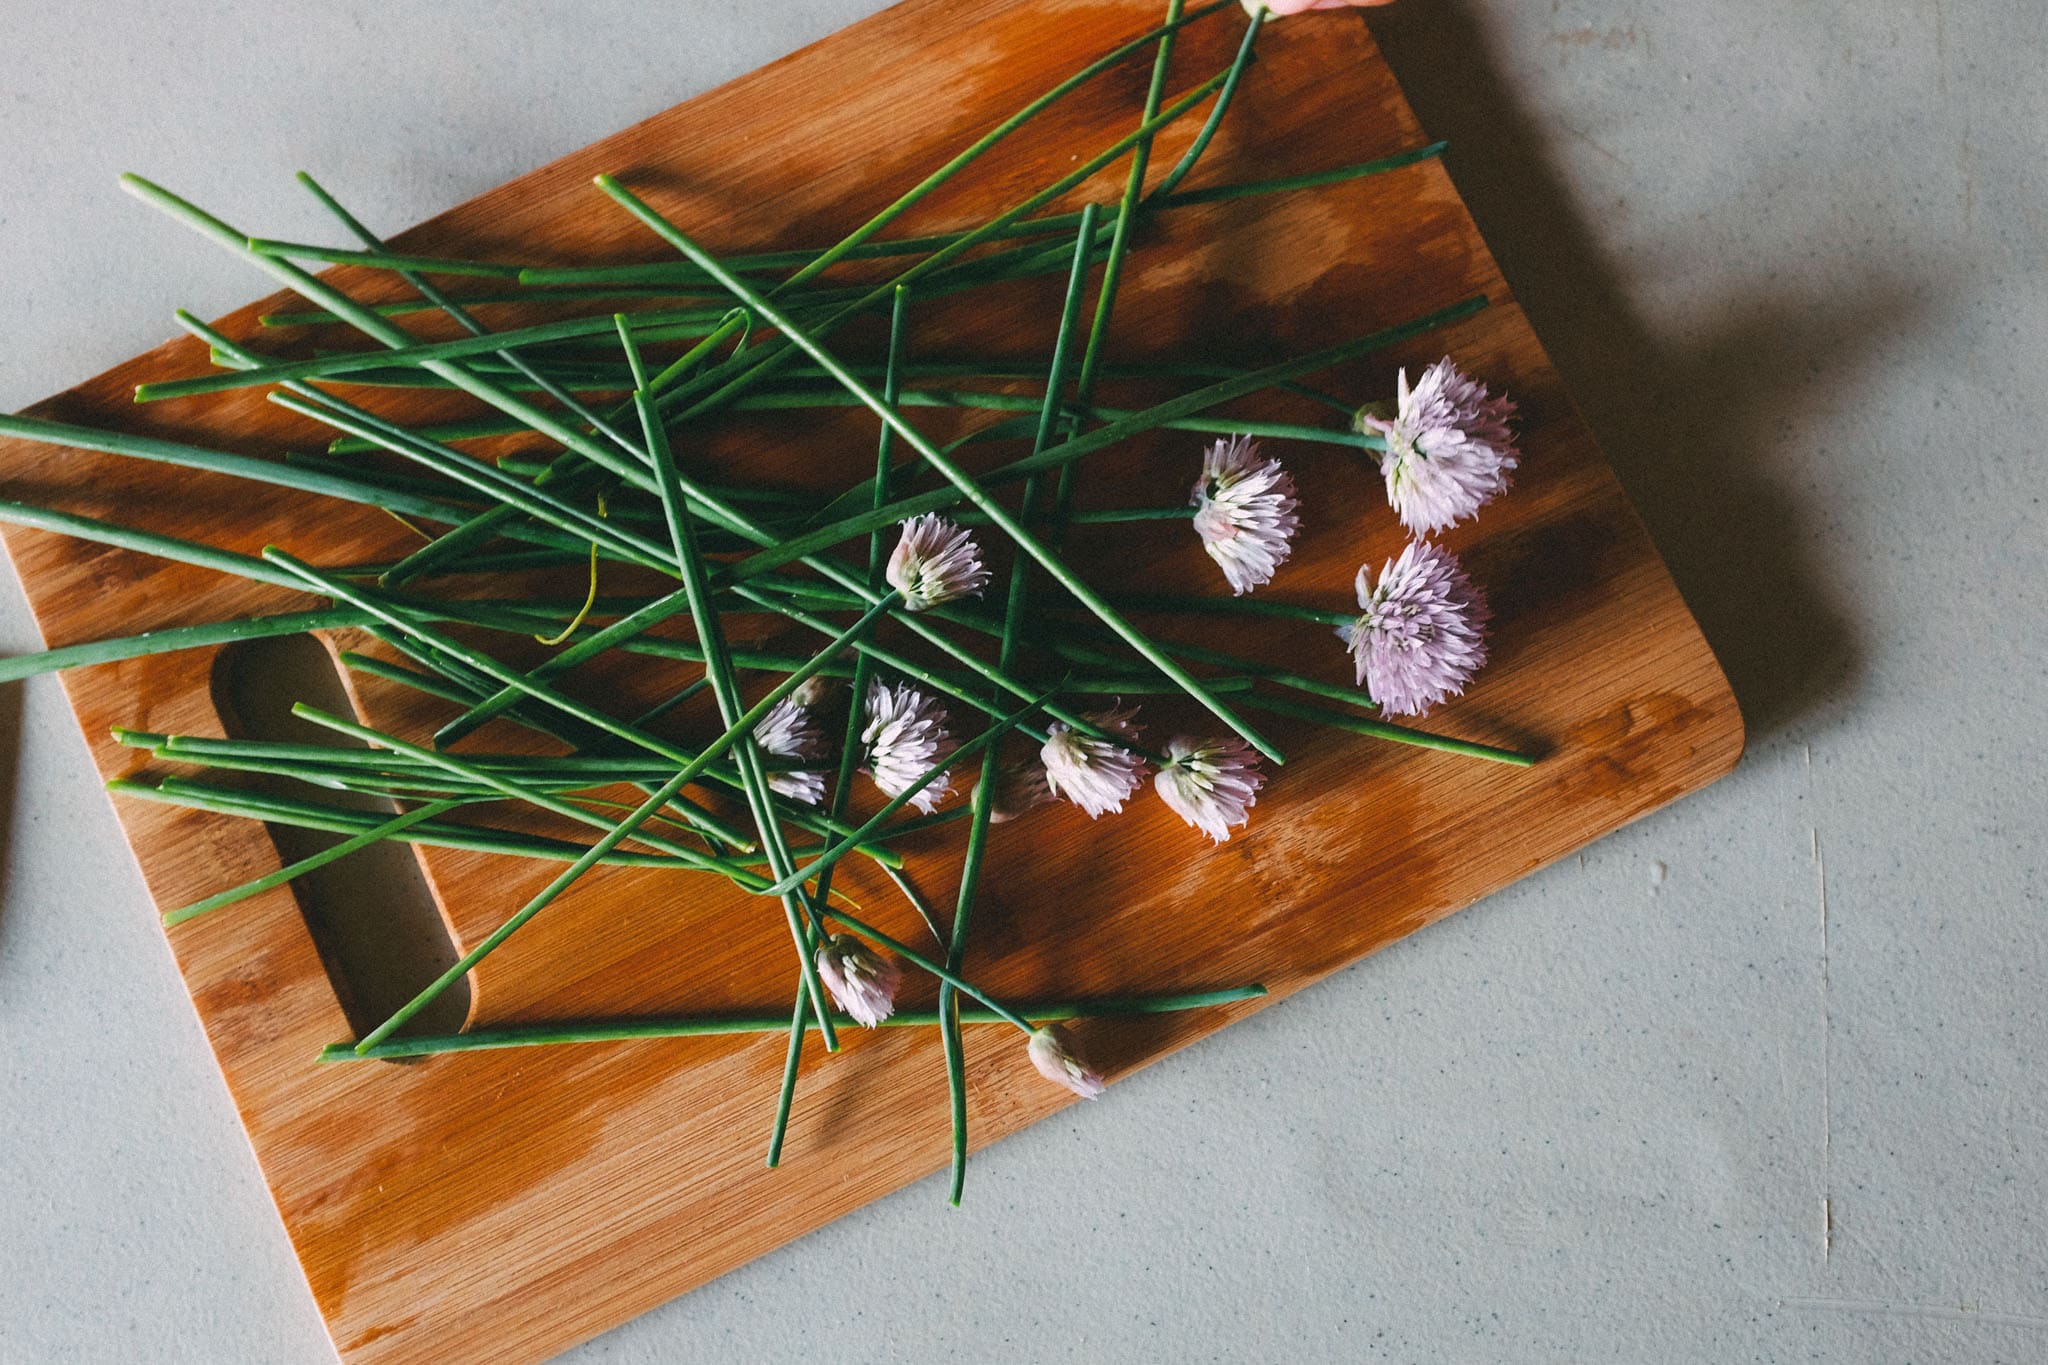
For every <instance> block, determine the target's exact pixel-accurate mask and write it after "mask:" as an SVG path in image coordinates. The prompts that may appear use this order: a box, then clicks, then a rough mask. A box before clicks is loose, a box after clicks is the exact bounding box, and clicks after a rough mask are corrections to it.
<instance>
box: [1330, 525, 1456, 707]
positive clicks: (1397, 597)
mask: <svg viewBox="0 0 2048 1365" xmlns="http://www.w3.org/2000/svg"><path fill="white" fill-rule="evenodd" d="M1369 567H1370V566H1367V565H1361V566H1359V570H1358V605H1359V606H1360V607H1362V608H1364V614H1363V615H1361V616H1360V617H1359V618H1358V619H1357V620H1356V621H1354V622H1353V623H1351V624H1350V625H1348V626H1339V627H1337V638H1338V639H1340V640H1342V641H1343V642H1344V643H1345V645H1346V646H1347V647H1348V648H1349V649H1350V650H1351V653H1352V655H1353V657H1355V658H1356V659H1357V660H1358V681H1359V682H1360V683H1361V684H1362V685H1363V686H1364V687H1365V689H1366V690H1367V691H1368V692H1370V693H1372V698H1373V700H1374V701H1376V702H1378V703H1379V705H1380V709H1381V710H1383V711H1385V712H1386V713H1387V714H1388V715H1392V716H1419V715H1422V714H1423V713H1424V712H1426V711H1428V710H1429V708H1430V707H1432V706H1434V705H1436V704H1437V703H1438V702H1440V701H1444V700H1446V699H1447V698H1450V697H1455V696H1457V695H1458V694H1459V693H1460V692H1463V691H1464V690H1465V685H1466V684H1467V683H1469V682H1471V681H1472V675H1473V674H1475V673H1477V672H1478V671H1479V670H1480V668H1481V667H1482V666H1483V665H1484V664H1485V663H1486V635H1485V629H1484V628H1485V626H1486V622H1487V620H1488V617H1489V615H1490V613H1489V612H1488V611H1487V609H1486V595H1485V594H1484V593H1482V592H1481V591H1480V590H1479V588H1478V587H1477V586H1475V585H1474V584H1473V582H1472V580H1471V579H1470V578H1467V577H1466V576H1465V570H1464V569H1463V568H1462V567H1461V566H1460V565H1459V563H1458V560H1457V557H1456V556H1455V555H1452V554H1450V553H1448V552H1446V551H1444V550H1440V549H1438V548H1437V547H1436V546H1434V545H1432V544H1430V543H1429V542H1428V541H1420V540H1419V541H1415V542H1413V543H1411V544H1410V545H1409V546H1408V548H1407V549H1405V550H1403V551H1401V557H1400V558H1399V559H1395V560H1391V561H1389V562H1388V563H1387V565H1386V567H1385V568H1383V569H1381V570H1380V581H1379V584H1378V586H1374V585H1373V583H1372V579H1371V575H1370V574H1369V573H1368V572H1367V569H1368V568H1369Z"/></svg>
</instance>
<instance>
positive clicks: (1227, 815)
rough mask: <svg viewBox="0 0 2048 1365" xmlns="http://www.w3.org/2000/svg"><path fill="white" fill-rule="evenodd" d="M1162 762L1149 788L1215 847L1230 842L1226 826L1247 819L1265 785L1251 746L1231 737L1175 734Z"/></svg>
mask: <svg viewBox="0 0 2048 1365" xmlns="http://www.w3.org/2000/svg"><path fill="white" fill-rule="evenodd" d="M1166 757H1167V760H1168V762H1167V764H1166V766H1165V767H1163V768H1161V769H1160V770H1159V771H1158V773H1157V774H1156V775H1154V777H1153V778H1152V787H1153V790H1155V791H1157V792H1158V793H1159V799H1160V800H1161V801H1164V802H1165V803H1166V804H1167V805H1168V806H1169V807H1170V808H1171V809H1172V810H1173V813H1174V814H1175V815H1178V816H1179V817H1180V818H1181V819H1183V820H1185V821H1187V822H1188V823H1189V824H1191V825H1193V826H1194V827H1195V828H1196V829H1198V830H1200V831H1202V833H1204V834H1206V835H1208V836H1209V837H1210V838H1211V839H1213V840H1215V841H1216V842H1217V843H1219V844H1220V843H1222V842H1224V841H1225V840H1226V839H1228V838H1230V827H1231V826H1232V825H1242V824H1244V823H1245V821H1246V820H1248V819H1250V818H1251V817H1250V816H1249V815H1247V814H1246V812H1247V811H1248V810H1249V809H1250V807H1251V805H1252V803H1253V802H1255V801H1257V800H1258V799H1259V788H1261V787H1263V786H1265V785H1266V775H1265V774H1264V773H1262V772H1260V771H1259V757H1258V755H1257V754H1256V753H1254V752H1253V751H1252V746H1251V745H1249V744H1247V743H1245V742H1244V741H1243V740H1241V739H1239V738H1238V737H1237V736H1235V735H1232V736H1231V737H1230V738H1228V739H1217V740H1207V741H1204V740H1198V739H1189V738H1187V737H1186V736H1185V735H1176V736H1175V737H1174V738H1173V739H1171V740H1169V741H1168V742H1167V745H1166Z"/></svg>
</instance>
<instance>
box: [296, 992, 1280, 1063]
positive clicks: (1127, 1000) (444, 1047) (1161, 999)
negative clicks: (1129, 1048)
mask: <svg viewBox="0 0 2048 1365" xmlns="http://www.w3.org/2000/svg"><path fill="white" fill-rule="evenodd" d="M1265 994H1266V988H1265V987H1264V986H1261V985H1257V984H1252V985H1246V986H1233V987H1226V988H1225V989H1223V990H1215V991H1194V992H1189V993H1185V994H1178V995H1120V996H1108V997H1104V998H1100V999H1094V1000H1053V1001H1045V1002H1042V1003H1041V1002H1032V1003H1030V1004H1027V1005H1021V1006H1019V1007H1018V1009H1019V1012H1021V1013H1022V1014H1024V1015H1025V1016H1027V1017H1029V1018H1032V1019H1041V1020H1048V1021H1050V1020H1056V1019H1116V1018H1127V1017H1132V1016H1137V1015H1146V1014H1175V1013H1179V1012H1181V1011H1184V1010H1199V1009H1213V1008H1215V1007H1216V1006H1218V1005H1234V1004H1237V1003H1239V1002H1240V1001H1244V1000H1257V999H1259V998H1260V997H1262V996H1264V995H1265ZM959 1018H960V1022H962V1023H964V1024H1007V1023H1010V1022H1011V1021H1010V1019H1009V1018H1008V1017H1006V1016H1005V1015H1002V1014H998V1013H996V1011H994V1010H992V1009H990V1008H988V1007H987V1006H985V1005H968V1006H963V1007H961V1008H960V1010H959ZM833 1019H834V1020H835V1021H836V1022H837V1023H838V1024H839V1025H840V1026H842V1027H851V1026H852V1025H853V1022H854V1021H853V1019H852V1018H851V1017H849V1016H847V1015H844V1014H838V1013H835V1014H834V1015H833ZM938 1020H939V1011H937V1010H935V1009H930V1010H915V1009H913V1010H898V1011H897V1012H896V1013H894V1014H892V1015H890V1016H889V1017H888V1018H887V1019H884V1020H883V1021H882V1026H883V1027H884V1028H921V1027H928V1026H930V1025H932V1024H935V1023H937V1022H938ZM787 1022H788V1021H787V1020H785V1019H784V1018H783V1017H782V1016H781V1015H779V1014H739V1015H722V1016H716V1015H715V1016H706V1017H686V1018H660V1019H620V1020H613V1021H610V1022H594V1023H566V1024H514V1025H509V1026H507V1027H503V1028H491V1029H472V1030H470V1031H469V1032H467V1033H450V1034H442V1035H439V1036H420V1037H414V1038H393V1039H391V1040H390V1041H388V1042H383V1043H379V1044H377V1045H376V1046H375V1047H373V1048H369V1049H367V1050H364V1049H362V1048H361V1047H360V1045H358V1044H354V1043H329V1044H328V1045H327V1046H326V1047H324V1048H322V1049H321V1050H320V1060H321V1061H323V1062H359V1061H372V1060H376V1059H379V1058H387V1059H388V1058H394V1057H429V1056H438V1055H440V1054H442V1053H449V1052H485V1051H490V1050H493V1049H497V1048H508V1047H540V1046H552V1045H556V1044H562V1043H618V1042H631V1041H635V1040H639V1039H648V1038H703V1037H717V1036H723V1035H728V1034H735V1033H773V1032H775V1031H777V1030H779V1029H781V1028H783V1027H785V1025H786V1024H787Z"/></svg>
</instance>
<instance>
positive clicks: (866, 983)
mask: <svg viewBox="0 0 2048 1365" xmlns="http://www.w3.org/2000/svg"><path fill="white" fill-rule="evenodd" d="M818 977H819V979H820V980H822V981H823V982H824V983H825V989H826V990H828V991H830V992H832V998H833V999H834V1000H837V1001H838V1002H839V1008H841V1009H843V1010H845V1011H846V1012H847V1013H848V1014H849V1015H851V1016H853V1022H854V1023H856V1024H859V1025H861V1026H862V1027H863V1028H874V1027H875V1026H876V1025H878V1024H880V1023H881V1022H882V1021H883V1020H884V1019H887V1018H888V1017H889V1016H890V1015H891V1014H894V1013H895V1012H896V988H897V987H898V986H899V985H901V984H902V983H903V969H902V968H901V967H898V966H897V965H896V964H895V962H893V961H892V960H890V959H889V958H886V957H883V956H882V955H881V954H879V953H877V952H876V951H875V950H874V949H872V948H870V947H868V945H867V944H865V943H862V942H861V941H860V940H859V939H857V938H851V937H849V936H847V935H845V934H833V935H831V936H829V937H828V938H827V939H826V940H825V942H824V943H823V945H821V946H820V947H819V949H818Z"/></svg>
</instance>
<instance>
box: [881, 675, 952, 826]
mask: <svg viewBox="0 0 2048 1365" xmlns="http://www.w3.org/2000/svg"><path fill="white" fill-rule="evenodd" d="M867 715H868V718H867V725H866V726H865V727H864V728H863V729H862V730H861V732H860V740H861V743H862V744H864V745H866V746H867V751H868V772H869V773H870V774H871V775H872V776H873V777H874V779H875V785H876V786H877V787H880V788H881V789H882V792H883V794H884V795H886V796H890V797H897V796H901V795H902V794H903V793H904V792H906V791H908V790H909V789H910V785H911V783H913V782H915V781H917V780H918V779H919V778H920V777H923V776H924V775H925V774H926V773H927V772H929V771H930V770H931V769H933V768H935V767H937V766H938V765H939V764H941V763H943V762H945V761H946V759H947V758H949V757H951V756H952V753H953V750H954V749H956V748H958V747H959V746H958V745H957V744H955V743H954V742H953V736H952V735H951V734H950V733H949V732H948V731H947V729H946V711H945V708H944V707H942V706H940V705H939V704H938V703H937V702H935V701H933V700H932V699H931V698H930V697H929V696H926V695H925V694H924V693H922V692H920V691H918V690H917V689H916V688H914V687H912V686H910V684H908V683H880V682H878V683H876V684H874V685H873V686H872V687H870V688H869V689H868V713H867ZM952 786H953V775H952V773H951V772H943V773H940V774H939V775H938V776H937V777H935V778H933V779H932V780H931V781H930V782H929V783H927V784H925V786H924V787H923V788H922V789H921V790H920V791H919V792H918V793H917V795H915V796H913V797H911V798H910V804H911V805H913V806H915V807H917V808H918V809H919V810H921V811H923V812H924V813H926V814H927V815H929V814H930V813H931V812H932V811H934V810H937V809H938V806H939V802H941V801H943V800H945V799H946V793H947V792H948V791H950V790H951V789H952Z"/></svg>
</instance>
